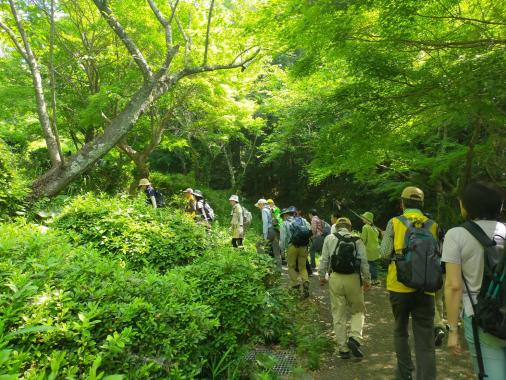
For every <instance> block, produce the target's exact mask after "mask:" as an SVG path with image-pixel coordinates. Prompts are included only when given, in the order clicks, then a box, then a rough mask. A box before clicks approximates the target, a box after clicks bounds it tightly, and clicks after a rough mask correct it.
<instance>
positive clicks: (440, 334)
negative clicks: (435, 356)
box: [434, 327, 446, 347]
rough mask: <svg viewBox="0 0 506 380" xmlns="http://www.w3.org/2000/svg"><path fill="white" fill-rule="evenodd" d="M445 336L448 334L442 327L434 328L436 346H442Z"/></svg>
mask: <svg viewBox="0 0 506 380" xmlns="http://www.w3.org/2000/svg"><path fill="white" fill-rule="evenodd" d="M445 336H446V333H445V331H444V330H443V329H442V328H441V327H436V329H435V330H434V345H435V346H436V347H441V345H442V344H443V339H444V338H445Z"/></svg>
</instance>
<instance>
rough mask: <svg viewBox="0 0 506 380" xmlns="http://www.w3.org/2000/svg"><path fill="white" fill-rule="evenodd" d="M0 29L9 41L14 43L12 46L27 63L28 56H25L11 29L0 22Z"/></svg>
mask: <svg viewBox="0 0 506 380" xmlns="http://www.w3.org/2000/svg"><path fill="white" fill-rule="evenodd" d="M0 28H2V29H3V30H5V32H6V33H7V35H8V36H9V38H10V39H11V41H12V42H13V43H14V46H16V49H17V50H18V52H19V53H20V54H21V55H22V56H23V58H24V59H25V61H28V56H27V55H26V51H25V49H24V48H23V46H21V43H20V42H19V40H18V36H16V34H15V33H14V31H13V30H12V29H11V28H9V27H8V26H7V25H6V24H4V23H3V22H2V21H1V20H0Z"/></svg>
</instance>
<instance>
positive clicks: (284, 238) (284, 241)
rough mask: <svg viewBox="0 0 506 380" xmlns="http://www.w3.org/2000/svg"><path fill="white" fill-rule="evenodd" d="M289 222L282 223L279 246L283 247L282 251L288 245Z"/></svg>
mask: <svg viewBox="0 0 506 380" xmlns="http://www.w3.org/2000/svg"><path fill="white" fill-rule="evenodd" d="M287 227H288V223H287V222H286V221H285V222H284V223H283V224H282V225H281V229H280V231H279V248H281V252H284V251H285V249H286V246H287V245H288V242H287V239H288V236H287V235H288V233H287V231H288V229H287Z"/></svg>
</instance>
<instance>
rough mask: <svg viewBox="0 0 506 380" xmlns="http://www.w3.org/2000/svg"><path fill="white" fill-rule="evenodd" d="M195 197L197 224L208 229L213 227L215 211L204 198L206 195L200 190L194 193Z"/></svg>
mask: <svg viewBox="0 0 506 380" xmlns="http://www.w3.org/2000/svg"><path fill="white" fill-rule="evenodd" d="M193 195H194V197H195V201H196V205H195V209H196V217H197V222H201V223H203V224H205V225H206V226H208V227H211V222H212V221H213V220H214V210H213V208H212V207H211V205H210V204H209V203H208V202H207V200H206V199H205V198H204V194H202V192H201V191H200V190H195V191H194V192H193Z"/></svg>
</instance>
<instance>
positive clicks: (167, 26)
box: [148, 0, 172, 49]
mask: <svg viewBox="0 0 506 380" xmlns="http://www.w3.org/2000/svg"><path fill="white" fill-rule="evenodd" d="M148 3H149V6H150V7H151V10H152V11H153V13H154V14H155V16H156V18H157V19H158V21H159V22H160V24H162V26H163V28H164V30H165V44H166V45H167V48H168V49H169V48H170V46H172V26H171V21H167V19H166V18H165V16H164V15H163V14H162V12H161V11H160V9H158V7H157V6H156V4H155V2H154V0H148Z"/></svg>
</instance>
